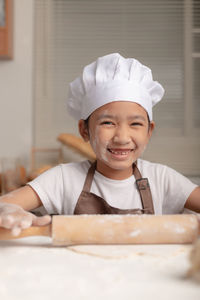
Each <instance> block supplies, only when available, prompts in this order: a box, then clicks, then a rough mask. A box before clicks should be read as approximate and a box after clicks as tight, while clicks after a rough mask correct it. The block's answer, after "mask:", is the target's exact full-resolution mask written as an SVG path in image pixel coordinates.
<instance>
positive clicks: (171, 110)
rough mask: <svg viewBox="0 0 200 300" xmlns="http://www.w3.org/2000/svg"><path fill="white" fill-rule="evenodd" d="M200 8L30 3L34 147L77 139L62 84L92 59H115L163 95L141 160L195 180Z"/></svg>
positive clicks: (165, 3)
mask: <svg viewBox="0 0 200 300" xmlns="http://www.w3.org/2000/svg"><path fill="white" fill-rule="evenodd" d="M199 8H200V6H199V1H192V0H185V1H184V0H132V1H131V0H129V1H126V0H125V1H124V0H107V1H104V0H103V1H102V0H87V1H86V0H73V1H68V0H47V1H46V0H36V1H35V70H34V74H35V82H34V92H35V102H34V111H35V114H34V137H35V140H34V143H35V145H34V146H37V147H52V146H55V145H56V143H57V142H56V137H57V136H58V135H59V133H61V132H72V133H78V131H77V122H75V121H74V120H73V119H72V118H71V117H70V116H69V115H68V114H67V111H66V99H67V92H68V88H67V87H68V83H69V82H71V81H72V80H73V79H75V77H76V76H78V75H79V73H80V71H81V69H82V68H83V67H84V66H85V65H86V64H88V63H90V62H92V61H93V60H95V59H96V58H97V57H98V56H103V55H105V54H108V53H111V52H119V53H120V54H122V55H123V56H125V57H135V58H137V59H138V60H140V61H141V62H142V63H143V64H146V65H147V66H149V67H150V68H151V69H152V71H153V76H154V79H155V80H158V81H159V82H160V83H161V84H162V85H163V86H164V88H165V90H166V93H165V96H164V100H163V101H162V102H161V103H159V104H158V105H157V106H156V107H155V109H154V120H155V122H156V130H155V133H154V136H153V138H152V141H151V143H150V145H149V147H148V149H147V151H146V152H145V154H144V158H146V159H150V160H153V161H156V162H161V163H166V164H168V165H170V166H172V167H174V168H176V169H177V170H179V171H181V172H183V173H185V174H186V175H199V174H200V155H199V154H200V99H199V98H200V97H199V95H200V88H199V75H200V55H199V54H198V53H200V15H199V11H200V9H199Z"/></svg>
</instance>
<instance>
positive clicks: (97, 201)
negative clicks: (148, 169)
mask: <svg viewBox="0 0 200 300" xmlns="http://www.w3.org/2000/svg"><path fill="white" fill-rule="evenodd" d="M95 169H96V162H94V163H93V164H92V165H91V167H90V168H89V170H88V173H87V176H86V179H85V183H84V186H83V190H82V192H81V194H80V196H79V198H78V201H77V204H76V207H75V209H74V214H75V215H81V214H88V215H91V214H122V215H123V214H124V215H125V214H154V207H153V200H152V195H151V190H150V186H149V182H148V179H147V178H142V176H141V173H140V171H139V170H138V168H137V166H136V164H133V175H134V176H135V179H136V186H137V189H138V191H139V193H140V198H141V202H142V209H140V208H136V209H120V208H116V207H113V206H110V205H109V204H108V203H107V202H106V201H105V200H104V199H103V198H101V197H99V196H97V195H95V194H93V193H90V188H91V185H92V181H93V177H94V173H95Z"/></svg>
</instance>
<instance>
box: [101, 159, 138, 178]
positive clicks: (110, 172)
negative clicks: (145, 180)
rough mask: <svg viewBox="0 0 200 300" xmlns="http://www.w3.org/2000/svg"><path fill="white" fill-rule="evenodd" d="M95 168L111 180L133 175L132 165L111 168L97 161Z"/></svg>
mask: <svg viewBox="0 0 200 300" xmlns="http://www.w3.org/2000/svg"><path fill="white" fill-rule="evenodd" d="M96 170H97V171H98V172H99V173H101V174H102V175H103V176H105V177H108V178H110V179H113V180H123V179H127V178H129V177H130V176H131V175H133V167H132V165H131V166H130V167H128V168H126V169H113V168H111V167H109V166H107V165H105V164H102V163H101V162H98V161H97V167H96Z"/></svg>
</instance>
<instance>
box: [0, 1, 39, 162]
mask: <svg viewBox="0 0 200 300" xmlns="http://www.w3.org/2000/svg"><path fill="white" fill-rule="evenodd" d="M33 2H34V1H32V0H17V1H14V10H13V58H12V59H8V60H7V59H0V157H5V156H13V157H16V156H19V157H20V158H21V159H22V160H23V162H25V163H26V164H28V160H29V158H30V149H31V146H32V140H33V131H32V130H33V127H32V126H33V122H32V121H33V33H34V32H33V21H34V20H33V16H34V6H33Z"/></svg>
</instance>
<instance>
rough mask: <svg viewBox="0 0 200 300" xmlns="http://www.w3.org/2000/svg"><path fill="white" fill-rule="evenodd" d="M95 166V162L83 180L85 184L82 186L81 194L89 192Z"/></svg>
mask: <svg viewBox="0 0 200 300" xmlns="http://www.w3.org/2000/svg"><path fill="white" fill-rule="evenodd" d="M96 165H97V162H96V161H95V162H94V163H92V164H91V166H90V168H89V170H88V173H87V176H86V178H85V183H84V186H83V192H88V193H89V192H90V189H91V185H92V180H93V177H94V173H95V170H96Z"/></svg>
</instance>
